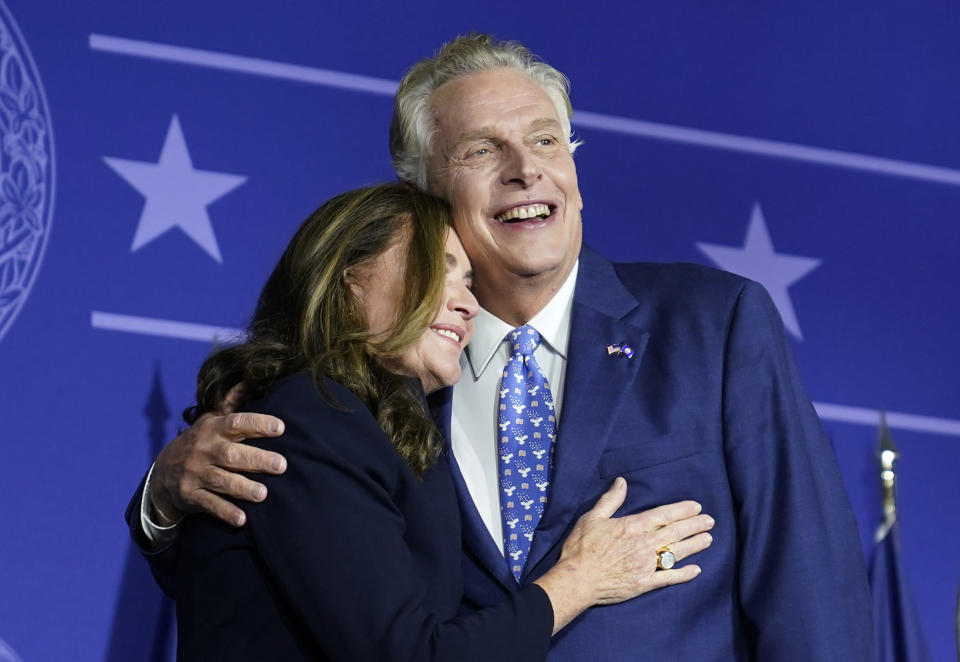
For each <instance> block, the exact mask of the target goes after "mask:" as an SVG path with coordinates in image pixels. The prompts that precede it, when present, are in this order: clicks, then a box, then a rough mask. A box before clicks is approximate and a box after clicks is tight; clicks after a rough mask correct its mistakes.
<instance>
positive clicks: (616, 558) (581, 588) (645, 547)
mask: <svg viewBox="0 0 960 662" xmlns="http://www.w3.org/2000/svg"><path fill="white" fill-rule="evenodd" d="M626 496H627V482H626V481H625V480H624V479H623V478H617V479H616V480H615V481H614V483H613V486H612V487H611V488H610V489H609V490H607V492H606V493H605V494H604V495H603V496H601V497H600V499H599V500H598V501H597V503H596V504H595V505H594V506H593V508H591V509H590V510H589V511H588V512H586V513H585V514H584V515H583V516H582V517H581V518H580V519H579V520H577V523H576V525H574V527H573V531H572V532H571V533H570V535H569V537H568V538H567V540H566V542H564V544H563V550H562V551H561V553H560V560H559V561H557V564H556V565H555V566H554V567H553V568H551V569H550V570H549V571H548V572H547V573H546V574H545V575H544V576H543V577H541V578H540V579H538V580H537V581H536V584H538V585H539V586H540V587H541V588H543V589H544V590H545V591H546V592H547V595H548V596H549V597H550V602H551V603H552V604H553V612H554V630H553V631H554V633H556V632H558V631H559V630H560V629H561V628H562V627H563V626H565V625H566V624H567V623H569V622H570V621H571V620H573V619H574V618H575V617H576V616H577V615H578V614H580V613H581V612H582V611H583V610H585V609H587V608H588V607H590V606H592V605H609V604H616V603H618V602H623V601H625V600H629V599H631V598H635V597H637V596H638V595H642V594H643V593H646V592H648V591H652V590H654V589H658V588H662V587H664V586H669V585H671V584H679V583H681V582H688V581H690V580H691V579H693V578H694V577H696V576H697V575H699V574H700V568H699V566H696V565H686V566H683V567H677V568H674V569H671V570H660V569H658V568H657V551H658V550H660V549H662V548H663V547H669V548H670V551H672V552H673V553H674V555H675V556H676V560H677V561H678V562H679V561H681V560H683V559H686V558H687V557H689V556H690V555H692V554H696V553H697V552H700V551H703V550H704V549H706V548H707V547H709V546H710V543H711V542H712V541H713V538H712V537H711V536H710V534H709V533H707V531H709V530H710V529H711V528H712V527H713V518H712V517H710V516H709V515H701V514H700V504H698V503H697V502H695V501H681V502H679V503H672V504H669V505H665V506H659V507H657V508H653V509H651V510H647V511H644V512H642V513H637V514H635V515H628V516H626V517H617V518H614V517H613V514H614V513H615V512H617V509H619V508H620V506H622V505H623V502H624V499H625V498H626Z"/></svg>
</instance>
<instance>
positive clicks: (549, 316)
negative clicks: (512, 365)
mask: <svg viewBox="0 0 960 662" xmlns="http://www.w3.org/2000/svg"><path fill="white" fill-rule="evenodd" d="M579 268H580V262H579V260H578V261H577V262H576V263H575V264H574V265H573V269H571V270H570V274H569V275H568V276H567V279H566V280H565V281H563V285H561V286H560V289H559V290H557V293H556V294H554V295H553V296H552V297H551V298H550V301H548V302H547V305H546V306H544V307H543V308H542V309H541V310H540V312H539V313H537V314H536V315H534V316H533V319H531V320H530V321H529V322H527V324H529V325H530V326H532V327H533V328H534V329H536V330H537V332H538V333H539V334H540V338H541V339H542V340H543V341H544V342H546V343H547V344H548V345H549V346H550V347H551V348H552V349H553V350H554V351H555V352H556V353H557V354H559V355H560V356H561V357H563V358H564V359H566V358H567V346H568V344H569V341H570V314H571V310H572V308H573V292H574V290H575V289H576V285H577V271H578V270H579ZM513 329H514V327H512V326H510V325H509V324H507V323H506V322H504V321H503V320H502V319H500V318H499V317H497V316H496V315H494V314H493V313H491V312H489V311H487V310H486V309H485V308H482V307H481V308H480V309H479V310H478V312H477V316H476V317H475V318H474V319H473V339H472V340H471V341H470V344H469V345H468V346H467V349H466V352H465V354H466V355H467V358H468V360H469V363H470V366H471V368H472V370H473V377H474V379H478V378H479V377H480V375H481V374H483V371H484V370H486V368H487V365H488V364H489V363H490V359H492V358H493V355H494V354H495V353H496V351H497V348H498V347H500V343H501V342H503V339H504V338H505V337H506V335H507V334H508V333H510V332H511V331H512V330H513Z"/></svg>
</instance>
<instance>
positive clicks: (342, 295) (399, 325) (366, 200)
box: [184, 184, 451, 474]
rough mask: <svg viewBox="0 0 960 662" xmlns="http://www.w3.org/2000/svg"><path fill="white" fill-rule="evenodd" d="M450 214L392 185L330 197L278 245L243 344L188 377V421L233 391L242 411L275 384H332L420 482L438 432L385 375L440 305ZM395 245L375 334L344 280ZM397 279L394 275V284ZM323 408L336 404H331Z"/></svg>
mask: <svg viewBox="0 0 960 662" xmlns="http://www.w3.org/2000/svg"><path fill="white" fill-rule="evenodd" d="M450 223H451V216H450V207H449V205H448V204H447V203H446V202H444V201H443V200H440V199H439V198H435V197H433V196H431V195H428V194H426V193H423V192H421V191H417V190H414V189H412V188H410V187H409V186H404V185H400V184H381V185H378V186H371V187H368V188H361V189H357V190H355V191H348V192H346V193H341V194H340V195H338V196H336V197H334V198H331V199H330V200H328V201H327V202H326V203H324V204H323V205H322V206H321V207H320V208H319V209H317V210H316V211H315V212H313V213H312V214H311V215H310V216H309V217H308V218H307V220H306V221H304V223H303V225H301V226H300V229H299V230H298V231H297V233H296V235H295V236H294V237H293V239H292V240H291V241H290V245H289V246H287V250H286V251H285V252H284V254H283V257H281V258H280V262H279V263H278V264H277V266H276V268H274V270H273V273H272V274H271V276H270V278H269V280H267V284H266V285H265V286H264V288H263V291H262V292H261V294H260V299H259V301H258V303H257V309H256V312H255V313H254V315H253V320H252V321H251V322H250V325H249V327H248V329H247V338H246V340H245V341H243V342H241V343H240V344H237V345H234V346H232V347H228V348H225V349H220V350H218V351H216V352H215V353H214V354H213V355H211V356H210V357H209V358H207V360H206V362H205V363H204V364H203V367H202V368H201V369H200V374H199V376H198V377H197V404H196V405H195V406H193V407H190V408H189V409H187V411H185V412H184V419H185V420H186V421H187V422H188V423H191V424H192V423H193V422H195V421H196V420H197V418H198V417H199V416H200V415H201V414H203V413H204V412H208V411H216V410H217V409H219V407H220V403H222V402H223V400H224V398H225V397H226V394H227V392H228V391H229V390H230V388H231V387H232V386H234V385H235V384H238V383H240V382H243V395H244V399H245V401H246V402H249V401H252V400H256V399H258V398H260V397H262V396H264V395H265V394H266V393H267V392H268V391H269V390H270V388H271V387H273V386H274V385H275V384H276V383H277V382H278V381H279V380H281V379H283V378H284V377H286V376H288V375H291V374H293V373H296V372H299V371H304V370H305V371H309V372H310V373H312V375H313V379H314V382H315V384H316V385H317V388H318V389H319V390H320V391H321V393H322V394H324V395H325V396H326V397H328V399H331V398H330V396H329V394H328V392H327V389H326V387H325V385H324V378H330V379H333V380H334V381H337V382H339V383H340V384H342V385H343V386H346V387H347V388H348V389H350V390H351V391H353V393H354V394H355V395H356V396H357V397H358V398H359V399H360V400H361V401H363V403H364V404H366V405H367V407H368V408H369V409H370V412H371V413H372V414H373V415H374V416H375V417H376V418H377V421H378V422H379V423H380V426H381V427H382V428H383V430H384V432H386V434H387V436H388V437H389V438H390V439H391V441H392V442H393V444H394V446H395V447H396V448H397V450H398V451H399V453H400V454H401V455H402V456H403V458H404V459H405V460H406V461H407V463H408V464H409V465H410V466H411V467H412V468H413V470H414V471H415V472H416V473H418V474H422V473H423V472H424V471H425V470H426V469H427V468H428V467H429V466H431V465H432V464H433V463H434V462H435V461H436V459H437V457H438V456H439V453H440V449H441V445H440V443H439V442H438V440H437V431H436V426H435V425H434V423H433V420H432V419H431V417H430V415H429V414H428V413H427V411H426V409H425V408H424V405H423V396H422V394H421V393H420V392H418V391H417V390H416V389H414V388H412V386H411V380H409V379H407V378H405V377H402V376H400V375H396V374H393V373H391V372H390V371H389V370H387V368H385V367H384V365H383V360H384V359H387V360H389V359H397V358H399V357H400V356H402V355H403V353H404V352H405V351H406V350H407V349H409V348H410V347H412V346H413V345H414V344H415V343H416V342H417V341H418V340H419V339H420V337H421V336H422V335H423V333H424V332H425V331H426V330H427V328H428V327H429V325H430V324H431V323H433V320H434V318H435V317H436V315H437V310H439V308H440V303H441V300H442V297H443V288H444V279H445V277H446V276H445V271H446V262H445V259H444V246H445V242H446V236H447V229H448V227H449V226H450ZM398 242H404V246H403V255H404V256H405V264H404V269H403V275H402V278H403V289H402V291H403V295H402V296H401V297H400V300H399V301H397V311H396V319H395V320H394V322H393V324H392V325H391V326H390V327H389V328H388V329H387V330H386V331H385V332H383V333H382V334H379V333H378V334H374V333H373V332H371V331H370V330H369V328H368V324H367V314H366V311H365V309H364V306H363V302H362V300H361V298H360V297H358V296H357V293H356V292H355V291H354V288H352V287H351V286H350V279H351V276H350V274H351V273H356V272H357V270H359V269H363V268H364V267H365V266H367V265H371V264H373V262H374V260H376V259H377V257H379V256H380V255H383V254H384V253H385V252H386V251H387V250H389V249H390V248H391V247H392V246H394V245H396V244H397V243H398ZM398 277H399V276H398ZM331 404H332V405H337V403H336V402H333V401H332V399H331Z"/></svg>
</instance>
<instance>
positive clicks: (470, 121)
mask: <svg viewBox="0 0 960 662" xmlns="http://www.w3.org/2000/svg"><path fill="white" fill-rule="evenodd" d="M430 103H431V108H432V110H433V116H434V120H435V122H436V133H435V134H434V138H433V144H432V146H431V151H430V154H429V159H428V181H429V188H430V191H431V192H432V193H434V194H436V195H440V196H442V197H444V198H446V199H447V200H448V201H449V202H450V203H451V204H452V205H453V211H454V224H455V226H456V229H457V232H458V233H459V235H460V238H461V240H462V241H463V245H464V247H465V248H466V250H467V254H468V255H469V256H470V260H471V261H472V262H473V267H474V270H475V272H476V274H477V289H478V294H479V295H480V297H481V303H483V301H484V298H486V297H487V296H490V294H491V292H490V291H489V290H488V285H490V284H494V283H497V282H499V283H500V284H501V285H502V284H504V283H505V282H510V281H511V280H513V282H516V281H515V278H516V277H530V276H542V277H543V278H542V280H543V281H544V282H545V283H553V284H555V287H559V285H560V284H561V283H562V282H563V279H564V278H566V276H567V274H568V273H569V272H570V270H571V269H572V268H573V264H574V263H575V262H576V260H577V257H578V255H579V252H580V240H581V225H580V210H581V209H582V208H583V202H582V201H581V199H580V190H579V189H578V188H577V171H576V168H575V167H574V164H573V157H572V156H571V154H570V152H569V148H568V142H567V136H566V135H564V134H563V132H562V130H561V126H560V121H559V119H558V117H557V111H556V108H555V107H554V105H553V103H552V102H551V101H550V97H548V96H547V94H546V92H544V91H543V89H541V88H540V86H539V85H537V84H536V83H535V82H533V80H531V79H530V78H529V77H527V76H526V75H524V74H522V73H520V72H518V71H514V70H511V69H496V70H492V71H485V72H481V73H476V74H469V75H466V76H461V77H458V78H455V79H453V80H451V81H449V82H447V83H445V84H444V85H442V86H441V87H439V88H438V89H437V90H436V91H435V92H434V93H433V96H432V98H431V100H430ZM498 294H499V295H501V296H502V295H503V294H504V293H502V292H499V293H498Z"/></svg>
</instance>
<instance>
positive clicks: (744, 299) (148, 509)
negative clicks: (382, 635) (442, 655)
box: [128, 35, 872, 662]
mask: <svg viewBox="0 0 960 662" xmlns="http://www.w3.org/2000/svg"><path fill="white" fill-rule="evenodd" d="M571 113H572V110H571V105H570V101H569V99H568V96H567V81H566V78H565V77H564V76H563V75H562V74H561V73H560V72H558V71H557V70H556V69H554V68H552V67H550V66H549V65H547V64H546V63H544V62H542V61H540V60H538V59H537V58H536V57H535V56H533V55H532V54H531V53H530V52H529V51H527V50H526V49H525V48H524V47H523V46H521V45H520V44H518V43H515V42H498V41H495V40H492V39H491V38H490V37H488V36H486V35H471V36H468V37H461V38H458V39H456V40H454V41H453V42H451V43H450V44H447V45H446V46H444V47H443V49H441V50H440V51H439V52H438V53H437V54H436V55H435V56H434V57H432V58H429V59H426V60H423V61H421V62H419V63H417V64H416V65H415V66H414V67H413V68H412V69H411V70H410V71H409V72H408V73H407V75H406V76H405V77H404V79H403V81H402V82H401V84H400V87H399V89H398V91H397V96H396V105H395V113H394V119H393V123H392V126H391V131H390V149H391V154H392V156H393V162H394V167H395V169H396V171H397V174H398V176H399V177H400V178H401V179H402V180H404V181H406V182H409V183H411V184H412V185H415V186H419V187H421V188H425V189H426V190H428V191H430V192H432V193H434V194H437V195H440V196H441V197H444V198H446V199H447V200H448V201H450V203H451V204H452V206H453V210H454V218H455V226H456V229H457V232H458V233H459V235H460V237H461V239H462V241H463V244H464V247H465V248H466V250H467V253H468V255H469V257H470V259H471V261H472V263H473V267H474V272H475V293H476V296H477V298H478V300H479V301H480V303H481V304H482V306H483V310H482V311H481V312H480V314H479V315H478V316H477V318H476V320H475V333H474V339H473V342H472V343H471V345H470V346H469V347H468V348H467V350H466V352H465V353H464V356H463V358H462V368H463V370H462V374H463V377H462V379H461V381H460V383H459V384H458V385H457V386H456V387H454V388H453V389H452V392H451V391H450V390H447V391H444V392H442V393H441V396H440V397H439V398H437V399H435V402H433V403H432V405H433V407H434V412H435V415H436V418H437V420H438V423H439V424H440V426H441V428H442V429H443V430H444V432H445V433H446V434H447V435H448V438H449V439H450V443H451V448H452V456H453V459H452V460H451V462H452V464H453V468H454V476H455V479H456V482H457V487H458V492H459V499H460V510H461V515H462V519H463V530H464V534H463V535H464V561H463V567H464V580H465V593H466V596H465V599H466V601H467V603H468V604H470V605H488V604H493V603H496V602H498V601H500V600H502V598H503V596H504V595H505V594H506V593H509V592H511V591H516V590H517V589H518V587H522V586H525V585H527V584H528V583H529V582H531V581H533V580H534V579H536V578H537V577H538V576H539V573H542V572H544V571H545V570H546V569H548V568H549V567H550V566H551V565H552V564H553V563H554V562H555V561H556V559H557V557H558V554H559V551H560V548H561V545H562V542H563V540H564V537H565V535H566V534H567V533H568V532H569V530H570V528H571V527H572V526H573V524H574V522H575V521H576V519H577V517H579V516H580V515H581V514H582V513H583V512H585V511H586V510H587V509H588V508H589V506H590V504H592V503H593V502H594V501H595V500H596V499H597V497H598V496H599V495H600V494H602V493H603V491H604V489H605V486H607V485H608V484H609V482H610V481H611V480H612V479H613V478H614V477H615V476H618V475H619V476H623V477H624V478H626V480H627V482H628V486H629V487H628V494H627V501H626V503H625V505H624V507H623V509H622V510H621V511H620V512H621V514H626V513H632V512H638V511H641V510H646V509H649V508H651V507H654V506H657V505H659V504H664V503H669V502H673V501H679V500H684V499H693V500H696V501H698V502H699V503H701V504H702V505H703V509H704V512H708V513H710V514H711V515H712V516H713V517H714V519H715V520H716V525H715V527H714V529H713V538H714V542H713V544H712V546H711V547H710V548H709V549H708V550H707V551H705V552H702V553H701V554H700V555H698V564H699V565H700V566H701V567H702V568H703V573H702V575H701V576H700V577H698V578H697V579H696V580H695V581H693V582H691V583H689V584H685V585H681V586H677V587H674V588H673V589H672V590H671V591H654V592H651V593H648V594H646V595H643V596H641V597H640V598H637V599H635V600H632V601H630V602H627V603H623V604H620V605H616V606H610V607H602V608H594V609H592V610H590V611H588V612H586V613H585V614H584V615H583V616H582V617H580V619H578V621H576V622H574V623H573V624H572V625H571V626H569V627H568V628H567V629H566V630H565V631H564V632H563V633H562V634H561V635H559V636H558V637H556V638H555V639H554V641H553V645H552V648H551V652H550V659H555V660H588V659H589V660H622V659H634V658H637V657H643V658H649V659H657V660H667V659H669V660H683V661H686V660H690V661H693V660H696V661H698V662H700V661H703V660H754V659H760V660H772V659H776V660H798V661H800V660H803V661H809V660H841V659H842V660H864V661H865V660H868V659H870V658H871V657H872V650H871V649H872V625H871V611H870V601H869V595H868V590H867V584H866V575H865V572H864V568H863V559H862V555H861V551H860V546H859V540H858V537H857V534H856V526H855V523H854V520H853V516H852V513H851V511H850V507H849V503H848V501H847V498H846V494H845V492H844V489H843V485H842V483H841V480H840V476H839V473H838V471H837V468H836V464H835V459H834V457H833V452H832V449H831V448H830V444H829V442H828V441H827V440H826V438H825V436H824V434H823V431H822V429H821V427H820V424H819V421H818V419H817V417H816V414H815V412H814V410H813V408H812V406H811V404H810V402H809V400H808V398H807V396H806V395H805V393H804V391H803V388H802V386H801V385H800V383H799V380H798V377H797V374H796V370H795V368H794V365H793V362H792V359H791V357H790V354H789V348H788V345H787V341H786V339H785V337H784V335H783V331H782V325H781V322H780V319H779V316H778V314H777V312H776V309H775V308H774V306H773V304H772V302H771V301H770V299H769V297H768V296H767V295H766V293H765V292H764V291H763V290H762V288H761V287H760V286H759V285H757V284H756V283H753V282H750V281H747V280H745V279H742V278H740V277H737V276H733V275H731V274H727V273H724V272H719V271H716V270H712V269H708V268H705V267H699V266H694V265H663V264H650V263H647V264H643V263H639V264H613V263H610V262H609V261H607V260H606V259H604V258H603V257H601V256H600V255H598V254H597V253H595V252H594V251H592V250H591V249H589V248H588V247H586V246H582V245H581V234H582V227H581V216H580V212H581V209H582V207H583V201H582V199H581V196H580V191H579V188H578V185H577V172H576V168H575V166H574V161H573V157H572V154H573V151H574V149H575V147H576V143H575V142H572V141H571V131H570V115H571ZM625 211H626V210H625ZM531 329H532V330H533V331H532V335H533V336H534V338H535V339H536V341H535V342H534V349H533V350H532V357H533V359H534V360H535V362H536V364H538V365H539V369H540V372H541V373H542V377H543V381H542V382H540V383H539V384H538V385H534V386H532V387H530V388H529V390H530V391H531V393H532V397H534V398H537V397H540V398H541V399H542V401H543V403H544V404H547V405H548V406H549V410H550V411H551V412H552V415H549V414H548V416H546V417H543V416H540V417H537V418H538V419H539V422H537V424H536V425H535V426H534V427H530V426H529V425H527V427H525V428H523V429H519V428H516V425H515V423H516V421H514V420H513V417H512V416H511V414H510V408H511V407H523V406H526V405H524V404H517V402H518V401H516V400H510V399H509V397H508V396H507V394H506V393H505V392H504V391H505V382H506V381H507V379H508V377H507V375H508V371H509V364H510V361H511V360H515V359H516V352H517V351H519V350H517V348H516V345H515V344H514V343H512V342H511V339H512V338H513V337H514V336H513V335H512V334H516V333H530V330H531ZM523 360H527V359H526V358H524V359H523ZM505 366H507V368H506V369H505ZM538 389H539V394H538ZM509 390H510V389H506V391H508V392H509ZM547 393H549V394H550V395H549V396H548V395H547ZM524 397H526V396H524ZM544 418H546V420H544ZM551 419H552V420H551ZM541 426H542V427H541ZM281 430H282V422H280V421H277V420H276V419H271V418H270V417H260V416H256V415H252V414H229V415H223V416H221V415H209V416H207V417H205V418H204V419H203V420H202V421H200V422H198V423H197V424H195V426H194V427H193V428H191V429H189V430H187V431H186V432H184V433H183V434H181V435H180V436H179V437H178V438H177V439H175V440H174V441H173V442H171V444H170V445H169V446H168V447H167V448H166V449H165V450H164V451H163V452H162V453H161V454H160V456H159V457H158V458H157V462H156V464H155V467H154V468H153V470H152V472H153V473H152V475H151V476H150V477H149V488H148V489H147V490H145V491H144V492H143V495H145V496H142V495H141V493H138V495H137V496H135V498H134V501H133V502H131V509H129V510H128V519H129V520H130V522H131V527H132V530H133V533H134V536H135V537H136V538H137V540H138V541H140V542H141V545H142V546H143V547H144V548H146V549H158V548H159V549H161V550H162V551H161V552H159V553H157V554H155V555H154V556H153V558H154V559H155V560H156V561H157V563H156V564H155V565H156V566H157V567H158V568H159V573H160V577H161V578H162V574H163V563H164V559H165V557H169V556H170V555H175V553H176V546H175V544H174V545H172V546H170V545H169V544H168V542H169V540H170V539H172V538H173V537H175V530H176V529H175V523H174V522H175V520H177V519H178V518H179V517H180V516H182V514H183V513H187V512H192V511H197V510H204V511H207V512H210V513H211V514H214V515H216V516H218V517H220V518H221V519H224V520H226V521H229V522H231V523H233V524H235V525H240V526H242V525H243V522H244V515H243V512H242V510H241V509H239V508H237V507H236V506H235V505H233V504H232V503H229V502H228V501H226V500H224V499H223V498H221V497H220V496H218V494H217V493H220V494H223V495H227V496H230V497H233V498H238V499H246V500H251V501H259V500H262V499H263V498H266V490H265V488H264V487H263V486H262V485H260V484H259V483H257V482H255V481H253V480H251V479H249V478H246V477H243V476H240V475H237V474H236V473H234V472H236V471H253V472H260V471H267V472H271V473H281V472H282V471H283V468H284V460H283V458H281V457H279V456H277V455H276V454H272V453H267V452H265V451H261V450H259V449H256V448H255V447H252V446H247V445H244V444H237V443H235V442H236V441H239V440H241V439H243V438H245V437H255V436H265V435H275V434H279V433H280V431H281ZM508 430H509V434H508V433H507V431H508ZM541 433H542V434H541ZM534 439H537V440H539V442H540V443H539V444H534V443H533V440H534ZM528 440H529V441H530V443H529V445H528V443H527V442H528ZM502 453H503V454H509V455H510V456H511V457H513V456H514V455H515V454H516V455H517V456H518V457H520V456H519V454H520V453H523V454H524V455H523V456H522V457H524V458H527V460H526V461H527V465H526V466H525V467H524V465H520V467H521V469H520V471H528V472H533V473H532V474H529V475H530V476H533V475H536V476H537V477H538V478H537V480H536V481H535V482H533V483H531V482H530V481H529V480H528V474H527V473H524V474H523V477H522V479H518V478H517V477H516V475H513V476H507V475H504V473H503V471H502V469H501V466H500V465H501V462H500V457H501V454H502ZM531 456H535V457H531ZM521 493H522V494H525V495H532V496H531V498H529V499H527V498H525V497H524V498H518V496H519V495H520V494H521ZM517 504H520V506H518V505H517ZM531 506H532V508H531ZM524 509H526V511H527V513H526V514H525V513H524ZM517 512H519V513H520V515H521V516H522V517H523V519H521V518H520V517H515V516H514V514H515V513H517ZM158 523H159V524H167V525H172V526H170V527H169V528H163V527H158V526H157V524H158ZM682 556H683V554H682V552H681V553H677V550H662V552H661V557H660V559H661V562H662V563H663V564H664V565H665V566H669V565H670V564H671V563H675V562H682V561H683V558H682Z"/></svg>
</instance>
